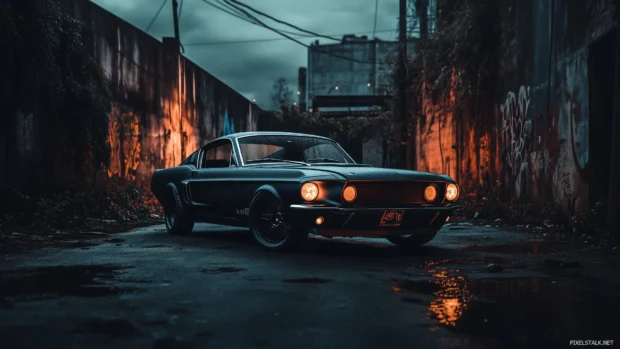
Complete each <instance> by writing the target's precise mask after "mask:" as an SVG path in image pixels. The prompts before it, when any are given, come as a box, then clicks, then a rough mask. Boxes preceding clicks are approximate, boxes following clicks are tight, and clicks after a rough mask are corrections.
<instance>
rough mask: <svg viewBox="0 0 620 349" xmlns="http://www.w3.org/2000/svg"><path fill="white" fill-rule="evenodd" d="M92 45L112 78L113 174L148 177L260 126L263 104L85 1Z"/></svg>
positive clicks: (168, 44)
mask: <svg viewBox="0 0 620 349" xmlns="http://www.w3.org/2000/svg"><path fill="white" fill-rule="evenodd" d="M79 3H81V6H77V7H76V9H77V11H78V14H77V16H78V17H82V20H83V21H84V22H86V23H90V24H91V25H92V39H93V41H92V52H93V56H94V57H95V59H96V60H97V61H98V62H99V64H100V65H101V66H102V67H103V68H104V70H105V73H106V75H107V76H108V77H109V78H110V80H111V91H112V93H113V96H114V108H113V111H112V113H111V115H110V145H111V151H112V153H111V155H112V156H111V164H110V167H109V168H108V170H107V174H108V176H110V177H122V178H126V179H129V180H132V181H136V182H138V183H146V182H148V181H149V180H150V175H151V174H152V173H153V171H154V170H155V169H156V168H162V167H171V166H176V165H178V164H179V163H180V162H181V161H182V160H183V159H185V157H186V156H187V155H189V154H191V153H192V152H193V151H195V150H196V149H197V148H198V147H200V146H201V145H204V144H206V143H207V142H208V141H210V140H212V139H215V138H217V137H220V136H223V135H227V134H230V133H234V132H239V131H249V130H255V129H256V119H257V116H258V112H259V110H260V109H258V107H257V106H256V105H255V104H254V103H251V102H250V101H248V100H247V99H245V98H244V97H243V96H241V95H240V94H239V93H237V92H236V91H234V90H232V89H231V88H230V87H228V86H226V85H225V84H224V83H222V82H221V81H220V80H218V79H217V78H215V77H214V76H212V75H210V74H209V73H207V72H206V71H204V70H203V69H202V68H201V67H198V66H197V65H196V64H194V63H193V62H191V61H190V60H188V59H187V58H185V57H183V56H182V55H180V54H179V53H178V48H177V46H176V45H175V42H174V40H172V39H164V41H163V43H162V42H160V41H158V40H156V39H154V38H152V37H150V36H149V35H147V34H145V33H143V32H142V31H140V30H139V29H137V28H135V27H133V26H131V25H130V24H128V23H126V22H124V21H122V20H121V19H119V18H118V17H116V16H114V15H112V14H111V13H109V12H107V11H105V10H104V9H102V8H100V7H98V6H96V5H94V4H92V3H90V2H79Z"/></svg>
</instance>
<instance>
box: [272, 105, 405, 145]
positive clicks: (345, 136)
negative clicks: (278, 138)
mask: <svg viewBox="0 0 620 349" xmlns="http://www.w3.org/2000/svg"><path fill="white" fill-rule="evenodd" d="M390 120H391V113H389V112H385V113H383V114H380V115H367V116H355V117H342V118H333V117H326V116H323V115H321V113H309V112H304V113H302V112H300V111H299V109H297V108H295V107H293V108H289V107H287V106H282V107H281V109H280V111H273V112H269V113H268V114H266V115H264V116H263V117H262V121H261V123H262V125H261V129H262V130H266V131H288V132H300V133H310V134H316V135H320V136H324V137H329V138H333V139H335V140H338V141H341V142H365V141H368V140H369V139H371V138H372V137H374V136H376V135H379V136H381V137H382V138H383V139H390V137H392V135H393V134H394V132H395V128H394V126H393V123H391V122H390Z"/></svg>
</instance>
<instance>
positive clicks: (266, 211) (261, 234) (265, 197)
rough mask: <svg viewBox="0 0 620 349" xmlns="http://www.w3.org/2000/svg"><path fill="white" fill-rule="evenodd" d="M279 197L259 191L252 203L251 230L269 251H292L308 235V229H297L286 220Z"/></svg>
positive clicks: (301, 243)
mask: <svg viewBox="0 0 620 349" xmlns="http://www.w3.org/2000/svg"><path fill="white" fill-rule="evenodd" d="M282 209H283V207H282V205H281V202H280V200H279V199H278V198H276V197H275V196H274V195H273V194H271V193H269V192H259V193H258V194H256V196H255V197H254V200H252V204H251V205H250V230H251V231H252V235H254V238H255V239H256V241H257V242H258V243H259V244H260V245H261V247H263V248H264V249H266V250H269V251H278V252H282V251H290V250H293V249H296V248H299V247H300V246H301V245H303V243H304V242H305V240H306V238H307V237H308V231H307V229H296V228H295V227H294V225H293V224H292V223H291V222H289V221H287V220H286V217H285V215H284V213H283V210H282Z"/></svg>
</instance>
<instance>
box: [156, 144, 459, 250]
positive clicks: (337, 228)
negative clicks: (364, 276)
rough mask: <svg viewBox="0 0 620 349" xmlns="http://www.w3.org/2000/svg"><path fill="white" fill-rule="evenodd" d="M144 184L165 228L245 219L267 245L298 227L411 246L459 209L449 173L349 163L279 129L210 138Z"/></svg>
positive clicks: (286, 240) (296, 238)
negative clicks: (156, 203)
mask: <svg viewBox="0 0 620 349" xmlns="http://www.w3.org/2000/svg"><path fill="white" fill-rule="evenodd" d="M151 190H152V191H153V193H154V194H155V196H156V197H157V199H158V200H159V202H160V203H161V204H162V205H163V207H164V212H165V221H166V228H167V229H168V232H169V233H170V234H187V233H190V232H191V231H192V229H193V227H194V222H197V221H200V222H209V223H215V224H225V225H233V226H245V227H249V228H250V230H251V232H252V234H253V235H254V237H255V238H256V240H257V241H258V242H259V244H260V245H261V246H263V247H264V248H266V249H269V250H286V249H289V248H292V247H295V246H299V244H300V243H302V242H303V241H304V240H305V238H306V237H307V236H308V234H317V235H322V236H325V237H335V236H340V237H354V236H363V237H384V238H387V239H388V240H389V241H391V242H392V243H394V244H397V245H401V246H403V247H416V246H419V245H422V244H425V243H427V242H429V241H431V240H432V239H433V238H434V237H435V235H436V234H437V232H438V231H439V229H441V227H442V226H443V225H444V224H445V222H447V221H448V219H449V218H450V216H451V215H452V214H453V213H454V210H455V209H457V208H460V207H461V206H460V205H458V204H457V203H456V200H457V199H458V196H459V187H458V186H457V184H456V183H455V182H454V181H453V180H452V179H451V178H450V177H449V176H445V175H440V174H432V173H427V172H416V171H406V170H395V169H384V168H375V167H371V166H368V165H362V164H357V163H355V161H353V159H352V158H351V157H350V156H349V155H348V154H347V153H346V152H345V151H344V150H343V149H342V148H341V147H340V145H338V143H336V142H335V141H333V140H331V139H329V138H324V137H319V136H313V135H307V134H298V133H285V132H244V133H236V134H231V135H228V136H224V137H221V138H218V139H216V140H214V141H212V142H210V143H208V144H207V145H205V146H203V147H202V148H200V149H199V150H197V151H196V152H194V153H193V154H192V155H190V156H189V157H188V158H187V159H185V161H183V163H181V164H180V165H179V166H177V167H173V168H167V169H158V170H156V171H155V173H154V174H153V178H152V181H151Z"/></svg>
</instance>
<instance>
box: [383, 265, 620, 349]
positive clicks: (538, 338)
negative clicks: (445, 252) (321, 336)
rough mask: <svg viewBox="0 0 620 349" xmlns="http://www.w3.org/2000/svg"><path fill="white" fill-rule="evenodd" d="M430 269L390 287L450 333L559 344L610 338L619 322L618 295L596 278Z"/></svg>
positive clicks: (506, 341)
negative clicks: (474, 275)
mask: <svg viewBox="0 0 620 349" xmlns="http://www.w3.org/2000/svg"><path fill="white" fill-rule="evenodd" d="M429 269H430V270H429V274H431V275H432V277H431V278H430V279H429V278H428V277H426V278H418V279H406V280H403V279H400V280H394V282H393V283H392V284H391V286H390V289H391V291H392V292H395V293H398V294H399V296H400V297H401V300H402V301H403V302H405V303H415V304H418V305H420V304H421V305H426V306H427V316H428V318H429V319H430V320H432V321H433V322H434V323H435V324H437V325H438V326H441V327H444V328H447V329H450V330H452V331H456V332H460V333H466V334H469V335H473V336H477V337H481V338H483V339H489V340H494V341H499V342H500V343H501V344H502V345H503V346H510V347H527V346H530V345H533V346H536V347H540V346H547V347H556V346H557V345H558V344H559V343H566V344H568V340H570V339H576V338H601V339H603V338H606V339H607V338H608V337H610V335H612V334H614V333H617V328H618V327H619V326H620V321H619V318H618V314H617V312H616V311H614V310H612V308H613V306H611V305H612V304H615V303H616V301H617V299H618V297H619V296H620V293H619V292H618V290H611V289H609V288H605V287H604V286H603V285H601V284H597V283H595V282H593V281H592V280H588V279H585V278H570V279H568V278H561V279H549V278H515V279H508V278H502V279H470V278H466V277H464V276H461V275H458V274H459V273H456V272H454V271H452V270H448V269H446V268H442V267H441V266H438V265H437V264H433V263H429ZM602 290H603V291H604V292H603V291H602ZM609 339H612V338H609ZM564 341H565V342H564Z"/></svg>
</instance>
